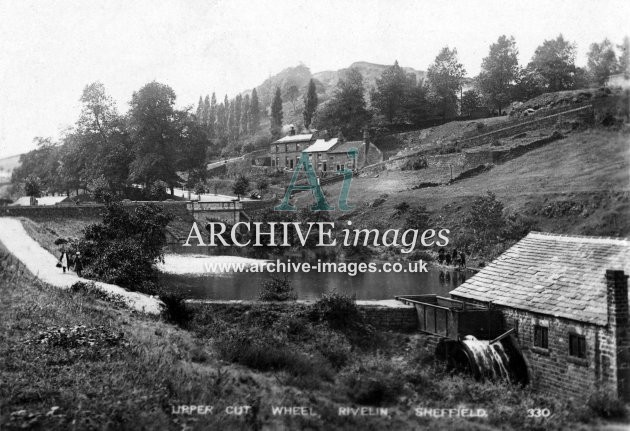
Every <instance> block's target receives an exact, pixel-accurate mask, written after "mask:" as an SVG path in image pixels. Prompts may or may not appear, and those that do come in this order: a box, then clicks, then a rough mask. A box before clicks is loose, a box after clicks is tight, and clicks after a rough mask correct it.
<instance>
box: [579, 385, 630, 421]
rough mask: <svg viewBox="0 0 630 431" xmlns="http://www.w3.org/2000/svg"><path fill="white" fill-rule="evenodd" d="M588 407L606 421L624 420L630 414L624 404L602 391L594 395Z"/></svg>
mask: <svg viewBox="0 0 630 431" xmlns="http://www.w3.org/2000/svg"><path fill="white" fill-rule="evenodd" d="M587 405H588V406H589V407H590V409H591V410H593V412H595V413H596V414H597V415H598V416H599V417H601V418H604V419H624V418H625V417H626V415H627V414H628V412H627V410H626V406H625V405H624V403H623V402H622V401H621V400H619V399H618V398H617V397H615V396H614V395H612V394H611V393H610V392H608V391H603V390H600V391H597V392H595V393H593V394H592V395H591V396H590V397H589V399H588V402H587Z"/></svg>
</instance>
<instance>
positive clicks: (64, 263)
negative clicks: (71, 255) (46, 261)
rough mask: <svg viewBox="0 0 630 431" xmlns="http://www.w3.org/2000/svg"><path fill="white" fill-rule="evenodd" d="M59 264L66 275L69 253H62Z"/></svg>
mask: <svg viewBox="0 0 630 431" xmlns="http://www.w3.org/2000/svg"><path fill="white" fill-rule="evenodd" d="M59 263H60V264H61V268H62V269H63V273H64V274H65V273H66V269H67V268H68V253H66V252H65V251H62V252H61V257H60V258H59Z"/></svg>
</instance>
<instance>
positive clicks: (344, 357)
mask: <svg viewBox="0 0 630 431" xmlns="http://www.w3.org/2000/svg"><path fill="white" fill-rule="evenodd" d="M316 348H317V350H318V351H319V353H321V355H322V356H323V357H324V358H326V359H327V360H328V362H330V364H331V365H332V366H333V368H336V369H340V368H343V367H344V366H345V365H346V364H348V362H349V361H350V355H351V350H352V349H351V347H350V344H349V343H348V340H347V339H346V338H345V337H344V336H342V335H340V334H339V333H336V332H332V331H325V332H324V333H323V334H322V337H321V338H320V339H319V341H318V343H317V346H316Z"/></svg>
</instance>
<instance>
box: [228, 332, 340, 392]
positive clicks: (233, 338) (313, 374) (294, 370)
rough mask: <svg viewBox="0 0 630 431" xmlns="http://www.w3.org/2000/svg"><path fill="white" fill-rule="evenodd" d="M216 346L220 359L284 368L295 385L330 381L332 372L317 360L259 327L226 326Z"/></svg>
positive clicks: (258, 367) (266, 368) (255, 366)
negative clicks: (236, 327)
mask: <svg viewBox="0 0 630 431" xmlns="http://www.w3.org/2000/svg"><path fill="white" fill-rule="evenodd" d="M216 347H217V350H218V352H219V355H220V356H221V358H222V359H224V360H226V361H230V362H234V363H238V364H241V365H245V366H246V367H249V368H253V369H256V370H259V371H286V372H287V373H289V375H290V376H292V377H294V378H296V377H297V378H299V379H297V380H293V381H292V382H293V383H296V384H297V385H301V384H302V383H303V384H304V385H308V386H311V387H312V386H313V385H314V384H315V383H316V382H317V381H321V380H331V379H332V371H331V370H330V368H329V367H327V366H326V365H325V363H323V362H322V361H321V360H317V358H310V357H308V356H306V355H305V354H301V353H298V352H296V351H294V350H293V349H291V348H290V347H289V346H288V345H287V340H286V338H284V337H282V336H276V337H274V336H271V335H269V332H268V331H264V330H261V329H260V328H251V329H248V330H242V329H241V330H238V329H229V330H227V331H226V332H225V333H224V334H223V335H221V336H220V337H219V339H218V340H217V342H216Z"/></svg>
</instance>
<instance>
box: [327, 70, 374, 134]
mask: <svg viewBox="0 0 630 431" xmlns="http://www.w3.org/2000/svg"><path fill="white" fill-rule="evenodd" d="M370 118H371V113H370V111H368V109H367V104H366V101H365V87H364V83H363V76H362V75H361V72H359V70H357V69H355V68H350V69H349V70H348V71H347V72H346V73H345V74H344V76H342V77H341V78H340V79H339V82H338V83H337V86H336V88H335V91H334V94H333V97H332V98H331V99H330V100H329V101H328V102H326V103H325V104H323V105H322V106H321V107H320V109H319V110H318V112H317V121H316V125H315V127H316V128H318V129H320V130H328V131H329V133H331V134H335V135H336V134H339V133H341V134H342V135H343V136H344V137H346V138H348V139H358V138H360V137H361V134H362V130H363V129H364V128H365V126H366V125H367V124H368V122H369V121H370Z"/></svg>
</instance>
